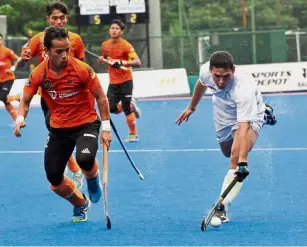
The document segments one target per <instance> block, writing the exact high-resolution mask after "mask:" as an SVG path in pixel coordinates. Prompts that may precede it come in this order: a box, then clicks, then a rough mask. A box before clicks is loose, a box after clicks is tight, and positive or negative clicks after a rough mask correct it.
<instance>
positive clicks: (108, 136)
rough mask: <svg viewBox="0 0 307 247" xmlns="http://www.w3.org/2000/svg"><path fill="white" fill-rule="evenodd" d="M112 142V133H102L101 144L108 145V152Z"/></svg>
mask: <svg viewBox="0 0 307 247" xmlns="http://www.w3.org/2000/svg"><path fill="white" fill-rule="evenodd" d="M111 141H112V135H111V131H102V132H101V133H100V144H101V145H103V144H106V146H107V148H108V150H109V148H110V143H111Z"/></svg>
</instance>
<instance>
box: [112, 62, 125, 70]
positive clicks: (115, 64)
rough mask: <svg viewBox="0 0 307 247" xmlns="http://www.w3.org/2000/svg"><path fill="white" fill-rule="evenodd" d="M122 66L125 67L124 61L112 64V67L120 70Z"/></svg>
mask: <svg viewBox="0 0 307 247" xmlns="http://www.w3.org/2000/svg"><path fill="white" fill-rule="evenodd" d="M121 66H123V63H122V61H116V62H115V63H113V64H112V67H113V68H115V69H120V67H121Z"/></svg>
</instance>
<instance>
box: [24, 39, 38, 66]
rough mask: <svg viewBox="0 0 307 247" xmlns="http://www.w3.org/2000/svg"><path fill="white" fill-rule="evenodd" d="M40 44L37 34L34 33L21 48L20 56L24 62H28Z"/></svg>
mask: <svg viewBox="0 0 307 247" xmlns="http://www.w3.org/2000/svg"><path fill="white" fill-rule="evenodd" d="M39 46H40V42H39V36H37V35H35V36H34V37H33V38H31V39H30V40H29V41H28V42H27V43H26V44H25V45H24V46H23V47H22V48H21V54H20V57H21V59H22V61H23V62H24V63H26V62H28V61H29V60H30V59H31V58H32V57H35V56H36V55H37V54H38V48H39Z"/></svg>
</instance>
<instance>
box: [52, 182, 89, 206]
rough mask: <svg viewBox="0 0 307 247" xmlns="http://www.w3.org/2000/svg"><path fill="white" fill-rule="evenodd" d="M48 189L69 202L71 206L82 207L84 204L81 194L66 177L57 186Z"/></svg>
mask: <svg viewBox="0 0 307 247" xmlns="http://www.w3.org/2000/svg"><path fill="white" fill-rule="evenodd" d="M50 187H51V189H52V190H53V191H54V192H55V193H56V194H58V195H59V196H60V197H63V198H64V199H66V200H67V201H69V202H70V203H71V204H72V205H73V206H82V205H84V203H85V199H84V197H83V195H82V193H81V192H80V191H79V190H78V189H77V188H76V186H75V184H74V183H73V181H72V180H71V179H70V178H68V177H66V176H64V179H63V181H62V183H60V184H59V185H58V186H53V185H52V184H51V185H50Z"/></svg>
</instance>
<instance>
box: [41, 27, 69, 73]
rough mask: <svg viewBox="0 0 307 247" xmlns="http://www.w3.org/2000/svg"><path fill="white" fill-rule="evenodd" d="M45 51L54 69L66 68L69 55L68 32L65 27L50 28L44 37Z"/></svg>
mask: <svg viewBox="0 0 307 247" xmlns="http://www.w3.org/2000/svg"><path fill="white" fill-rule="evenodd" d="M44 51H45V52H46V54H47V55H48V57H49V61H50V63H51V64H52V65H53V66H54V67H56V68H63V67H65V66H66V63H67V59H68V54H69V39H68V31H67V30H66V29H65V28H63V27H48V28H47V29H46V31H45V36H44Z"/></svg>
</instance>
